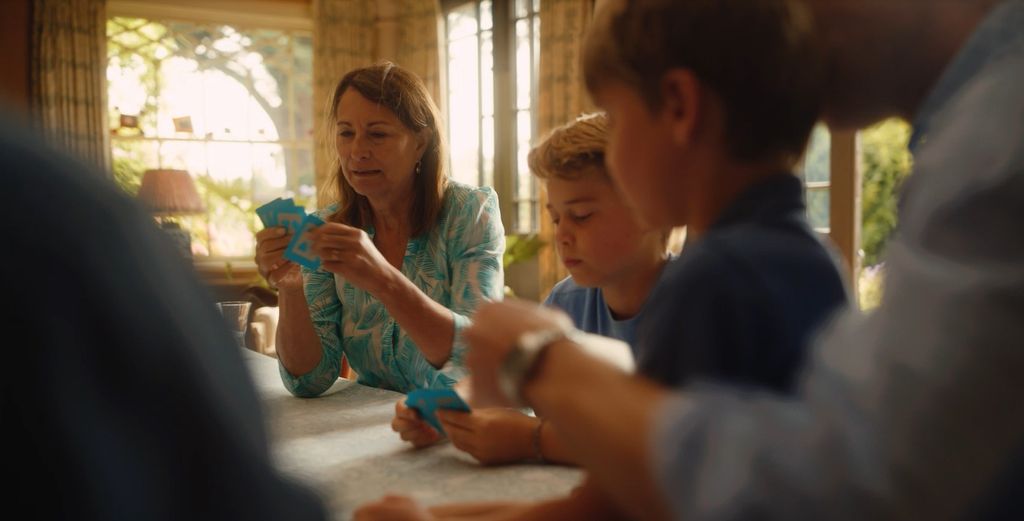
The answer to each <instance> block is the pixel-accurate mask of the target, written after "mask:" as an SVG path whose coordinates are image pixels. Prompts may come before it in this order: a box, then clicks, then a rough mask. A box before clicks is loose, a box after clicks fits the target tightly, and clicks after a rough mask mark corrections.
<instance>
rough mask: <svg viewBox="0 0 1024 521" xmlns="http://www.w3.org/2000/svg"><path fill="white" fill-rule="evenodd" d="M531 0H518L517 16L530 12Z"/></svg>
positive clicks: (520, 16)
mask: <svg viewBox="0 0 1024 521" xmlns="http://www.w3.org/2000/svg"><path fill="white" fill-rule="evenodd" d="M530 2H531V0H516V18H522V17H524V16H526V15H528V14H530V13H529V12H528V9H529V8H530Z"/></svg>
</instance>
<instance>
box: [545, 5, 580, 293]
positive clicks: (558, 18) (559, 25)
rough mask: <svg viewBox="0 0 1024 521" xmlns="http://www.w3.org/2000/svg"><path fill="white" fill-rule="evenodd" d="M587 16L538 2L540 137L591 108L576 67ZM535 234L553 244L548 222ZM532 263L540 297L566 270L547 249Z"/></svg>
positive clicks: (571, 7) (574, 8) (575, 7)
mask: <svg viewBox="0 0 1024 521" xmlns="http://www.w3.org/2000/svg"><path fill="white" fill-rule="evenodd" d="M593 16H594V0H541V3H540V49H541V52H540V64H539V68H540V72H539V78H538V86H537V91H538V97H539V99H538V100H537V111H538V112H537V129H538V131H539V136H540V137H541V138H543V136H545V135H547V133H548V132H549V131H550V130H551V129H553V128H555V127H557V126H559V125H562V124H565V123H568V122H569V121H570V120H571V119H573V118H575V117H576V116H579V115H580V114H582V113H585V112H590V111H593V110H594V106H593V103H592V102H591V101H590V97H589V96H588V94H587V90H586V87H584V85H583V69H582V54H583V37H584V35H585V34H586V31H587V27H588V26H589V25H590V21H591V20H592V19H593ZM539 204H540V208H545V207H546V206H547V195H546V194H545V193H544V191H543V190H542V191H541V194H540V203H539ZM540 236H541V238H542V239H543V240H544V241H545V242H547V243H548V244H549V245H550V244H554V228H553V226H552V223H551V220H550V219H541V220H540ZM538 262H539V276H540V293H541V297H542V298H543V297H545V296H546V295H547V293H548V292H550V291H551V288H552V286H554V285H555V283H557V282H558V281H559V280H561V279H563V278H565V277H566V276H567V275H568V272H566V270H565V267H564V266H562V263H561V262H559V261H558V255H557V253H556V252H555V248H553V247H549V248H544V249H543V250H541V253H540V257H539V259H538Z"/></svg>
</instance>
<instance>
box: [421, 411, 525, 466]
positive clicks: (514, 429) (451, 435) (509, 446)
mask: <svg viewBox="0 0 1024 521" xmlns="http://www.w3.org/2000/svg"><path fill="white" fill-rule="evenodd" d="M437 419H438V420H440V421H441V425H443V426H444V430H445V432H447V433H448V439H450V440H452V445H455V447H456V448H457V449H459V450H461V451H464V452H467V453H469V455H470V456H473V457H474V458H476V460H477V461H479V462H480V463H482V464H484V465H500V464H502V463H512V462H516V461H522V460H525V459H529V458H532V457H534V456H535V455H536V454H535V448H534V445H533V436H534V431H535V430H536V428H537V425H538V424H539V422H540V420H538V419H537V418H533V417H530V416H527V415H525V414H523V413H521V412H519V411H517V410H515V409H498V408H487V409H476V410H474V411H473V412H460V411H451V410H439V411H437Z"/></svg>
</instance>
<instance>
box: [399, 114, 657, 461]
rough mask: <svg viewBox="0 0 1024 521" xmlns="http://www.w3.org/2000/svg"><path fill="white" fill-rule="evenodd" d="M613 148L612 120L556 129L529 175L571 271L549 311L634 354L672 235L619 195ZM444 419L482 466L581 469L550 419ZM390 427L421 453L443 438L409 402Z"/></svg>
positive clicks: (481, 414) (507, 414) (590, 118)
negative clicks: (608, 157)
mask: <svg viewBox="0 0 1024 521" xmlns="http://www.w3.org/2000/svg"><path fill="white" fill-rule="evenodd" d="M607 141H608V118H607V117H606V116H605V115H604V114H591V115H585V116H581V117H579V118H578V119H576V120H575V121H573V122H570V123H568V124H566V125H564V126H562V127H559V128H557V129H555V130H554V131H552V132H551V134H550V135H549V136H548V137H547V138H546V139H545V140H544V141H543V142H541V143H540V144H539V145H537V146H536V147H535V148H534V149H533V150H531V151H530V155H529V165H530V170H531V171H532V172H533V173H534V175H536V176H537V177H539V178H541V179H543V180H544V183H545V188H546V190H547V196H548V197H547V199H548V203H547V211H548V214H549V215H550V217H551V220H552V222H553V223H554V225H555V234H554V244H553V246H554V247H555V248H556V250H557V251H558V256H559V258H560V259H561V261H562V263H563V264H564V265H565V268H566V270H567V271H568V272H569V274H570V276H569V277H566V278H565V279H564V280H562V281H561V282H559V283H558V284H556V285H555V287H554V288H553V289H552V291H551V293H550V294H549V295H548V298H547V300H546V301H545V304H547V305H550V306H554V307H557V308H560V309H562V310H563V311H565V312H566V313H567V314H568V315H569V316H570V317H571V318H572V320H573V323H574V324H575V325H576V327H577V328H579V329H580V330H581V331H584V332H587V333H593V334H598V335H602V336H607V337H611V338H615V339H617V340H621V341H623V342H625V343H627V344H629V345H630V347H631V349H632V348H633V344H634V343H635V341H636V329H637V324H639V323H640V321H641V317H642V315H643V314H644V310H645V308H644V304H645V303H646V301H647V297H648V295H650V294H651V291H652V290H653V289H654V287H655V286H656V285H657V282H658V280H659V278H660V276H661V274H662V272H663V271H664V267H665V265H666V263H667V262H668V260H669V255H668V253H667V252H666V241H667V236H668V234H667V233H666V232H665V231H663V230H661V229H652V228H645V227H643V226H641V225H640V224H638V223H637V221H636V219H635V217H634V215H633V213H632V212H631V211H630V210H629V208H628V207H627V206H626V204H625V202H624V201H623V200H622V198H621V196H620V195H619V193H618V192H617V191H616V189H615V187H614V185H613V184H612V182H611V179H610V178H609V177H608V171H607V169H606V168H605V166H604V161H605V154H604V150H605V146H606V145H607ZM439 419H440V420H441V423H442V425H443V426H444V429H445V431H446V433H447V434H448V437H449V438H450V439H451V441H452V443H453V444H454V445H455V447H456V448H459V449H460V450H463V451H466V452H467V453H469V454H470V455H472V456H473V457H475V458H476V459H477V460H479V461H480V462H481V463H484V464H501V463H511V462H515V461H523V460H530V459H533V460H540V461H551V462H557V463H573V462H574V458H573V456H572V454H571V452H570V451H568V450H567V449H566V448H565V447H564V446H563V445H562V444H561V443H560V442H559V439H558V437H557V436H556V435H555V433H554V432H553V431H552V430H551V429H550V427H549V426H546V423H545V422H544V420H543V419H539V418H535V417H532V416H528V415H526V414H522V413H520V412H518V411H516V410H514V409H505V408H482V409H476V410H474V411H473V412H472V413H458V412H454V411H452V412H451V413H450V414H448V413H447V412H446V413H444V414H440V415H439ZM392 427H393V428H394V430H395V431H396V432H399V433H400V434H401V436H402V439H404V440H407V441H410V442H412V443H413V444H414V445H416V446H424V445H430V444H432V443H434V442H436V441H438V440H439V439H440V437H441V436H440V434H439V433H437V431H435V430H434V429H433V428H431V427H430V425H428V424H427V423H426V422H423V421H421V420H420V419H419V417H418V415H417V414H416V413H415V412H414V411H411V410H409V409H408V408H406V407H405V405H404V403H403V402H402V401H400V402H399V403H398V404H397V405H396V412H395V419H394V420H393V422H392Z"/></svg>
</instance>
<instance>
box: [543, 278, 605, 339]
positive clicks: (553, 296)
mask: <svg viewBox="0 0 1024 521" xmlns="http://www.w3.org/2000/svg"><path fill="white" fill-rule="evenodd" d="M599 291H600V290H598V289H597V288H585V287H583V286H580V285H578V284H577V283H575V280H573V279H572V276H567V277H565V278H563V279H561V280H560V281H558V284H556V285H555V287H554V288H552V289H551V293H549V294H548V298H547V299H545V300H544V304H545V305H546V306H554V307H557V308H559V309H561V310H563V311H565V312H566V313H569V314H570V315H572V320H573V321H574V322H575V323H577V325H578V327H579V325H580V318H581V317H580V316H579V314H580V313H581V310H582V309H583V308H584V307H585V306H586V303H587V302H588V301H591V300H594V299H595V298H596V296H597V292H599Z"/></svg>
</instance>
